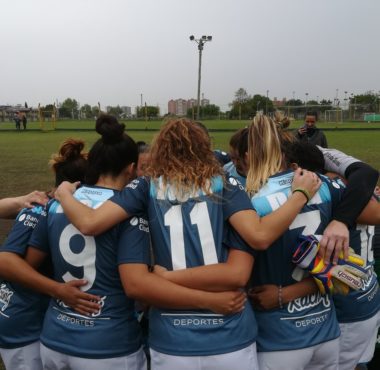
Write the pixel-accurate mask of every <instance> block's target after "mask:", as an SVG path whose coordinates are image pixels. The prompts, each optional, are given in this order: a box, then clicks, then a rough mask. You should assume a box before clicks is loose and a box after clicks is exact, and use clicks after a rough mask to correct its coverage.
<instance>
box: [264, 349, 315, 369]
mask: <svg viewBox="0 0 380 370" xmlns="http://www.w3.org/2000/svg"><path fill="white" fill-rule="evenodd" d="M312 357H313V347H309V348H302V349H296V350H292V351H274V352H258V353H257V358H258V360H259V369H260V370H279V369H292V370H303V369H305V366H306V365H307V364H308V363H309V362H310V360H311V358H312Z"/></svg>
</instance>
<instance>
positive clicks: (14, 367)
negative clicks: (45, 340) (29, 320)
mask: <svg viewBox="0 0 380 370" xmlns="http://www.w3.org/2000/svg"><path fill="white" fill-rule="evenodd" d="M0 353H1V357H2V359H3V362H4V365H5V368H6V369H7V370H42V362H41V357H40V342H39V341H36V342H33V343H31V344H28V345H27V346H24V347H18V348H12V349H4V348H1V349H0Z"/></svg>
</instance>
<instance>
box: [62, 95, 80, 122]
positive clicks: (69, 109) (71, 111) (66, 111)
mask: <svg viewBox="0 0 380 370" xmlns="http://www.w3.org/2000/svg"><path fill="white" fill-rule="evenodd" d="M78 107H79V104H78V102H77V101H76V100H75V99H71V98H67V99H66V100H64V102H63V103H62V104H61V106H60V107H59V116H60V117H63V118H72V119H74V117H75V116H78Z"/></svg>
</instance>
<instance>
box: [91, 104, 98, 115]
mask: <svg viewBox="0 0 380 370" xmlns="http://www.w3.org/2000/svg"><path fill="white" fill-rule="evenodd" d="M99 113H100V111H99V107H98V106H97V105H94V106H93V107H91V115H92V116H93V117H98V116H99Z"/></svg>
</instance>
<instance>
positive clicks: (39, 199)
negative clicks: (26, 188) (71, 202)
mask: <svg viewBox="0 0 380 370" xmlns="http://www.w3.org/2000/svg"><path fill="white" fill-rule="evenodd" d="M20 200H21V203H22V204H21V208H32V207H34V206H35V204H36V203H37V204H40V205H41V206H44V205H46V203H47V202H48V200H49V198H48V196H47V195H46V193H44V192H43V191H37V190H35V191H32V192H31V193H29V194H26V195H23V196H21V197H20Z"/></svg>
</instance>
